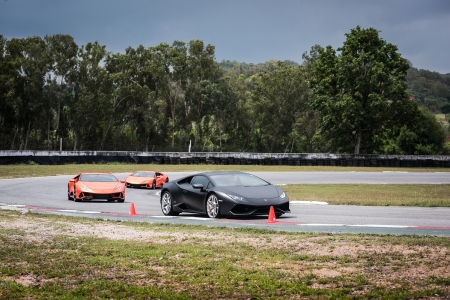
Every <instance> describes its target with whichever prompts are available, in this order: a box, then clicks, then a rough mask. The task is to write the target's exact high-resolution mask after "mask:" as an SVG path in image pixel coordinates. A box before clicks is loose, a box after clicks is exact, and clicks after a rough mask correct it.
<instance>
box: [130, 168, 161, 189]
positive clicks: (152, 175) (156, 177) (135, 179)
mask: <svg viewBox="0 0 450 300" xmlns="http://www.w3.org/2000/svg"><path fill="white" fill-rule="evenodd" d="M166 182H169V176H167V175H166V174H163V173H160V172H155V171H137V172H134V173H133V174H130V175H129V176H128V177H127V179H126V180H125V183H126V185H127V187H134V188H147V189H149V188H150V189H156V188H159V187H162V186H163V184H164V183H166Z"/></svg>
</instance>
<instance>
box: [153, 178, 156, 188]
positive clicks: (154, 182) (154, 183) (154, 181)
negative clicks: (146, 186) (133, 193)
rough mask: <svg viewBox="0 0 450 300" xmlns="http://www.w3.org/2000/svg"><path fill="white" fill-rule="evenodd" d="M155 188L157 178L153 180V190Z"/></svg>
mask: <svg viewBox="0 0 450 300" xmlns="http://www.w3.org/2000/svg"><path fill="white" fill-rule="evenodd" d="M154 189H156V180H153V183H152V190H154Z"/></svg>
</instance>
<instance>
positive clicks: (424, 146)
mask: <svg viewBox="0 0 450 300" xmlns="http://www.w3.org/2000/svg"><path fill="white" fill-rule="evenodd" d="M407 106H408V107H405V110H404V112H403V113H402V114H399V115H397V117H398V118H399V119H400V122H397V123H396V125H394V126H393V127H391V128H389V129H388V130H386V132H385V133H384V137H383V138H382V140H383V143H384V145H383V149H382V153H386V154H400V155H439V154H442V153H443V151H444V143H445V136H446V133H445V131H444V128H443V127H442V126H441V124H439V122H438V121H437V120H436V117H435V115H434V114H432V113H431V112H429V111H428V110H427V109H426V108H420V109H419V108H418V107H417V105H416V103H414V102H412V101H410V103H408V104H407Z"/></svg>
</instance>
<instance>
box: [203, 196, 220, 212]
mask: <svg viewBox="0 0 450 300" xmlns="http://www.w3.org/2000/svg"><path fill="white" fill-rule="evenodd" d="M206 213H207V214H208V217H210V218H218V217H219V216H220V204H219V199H218V198H217V195H216V194H211V195H209V196H208V199H207V200H206Z"/></svg>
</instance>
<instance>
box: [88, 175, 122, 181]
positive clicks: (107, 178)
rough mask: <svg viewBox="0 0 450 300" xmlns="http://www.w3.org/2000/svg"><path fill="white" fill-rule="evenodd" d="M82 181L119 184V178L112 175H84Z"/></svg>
mask: <svg viewBox="0 0 450 300" xmlns="http://www.w3.org/2000/svg"><path fill="white" fill-rule="evenodd" d="M80 181H87V182H117V181H118V180H117V178H116V177H114V175H110V174H83V175H81V178H80Z"/></svg>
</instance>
